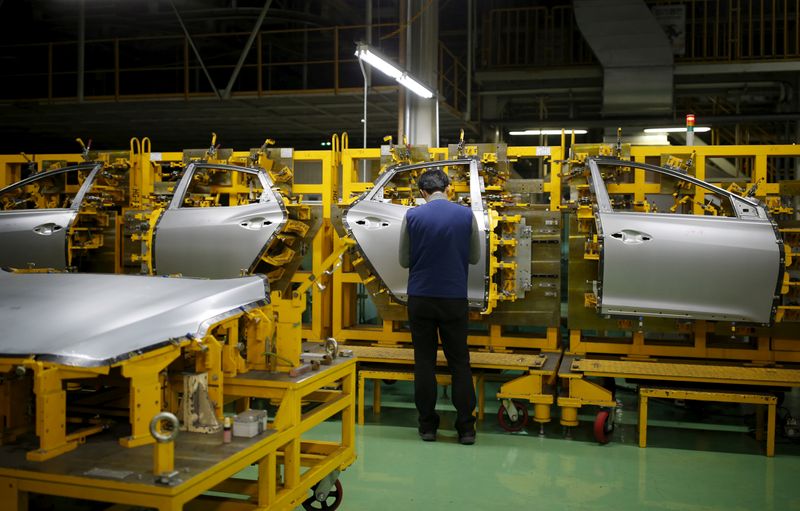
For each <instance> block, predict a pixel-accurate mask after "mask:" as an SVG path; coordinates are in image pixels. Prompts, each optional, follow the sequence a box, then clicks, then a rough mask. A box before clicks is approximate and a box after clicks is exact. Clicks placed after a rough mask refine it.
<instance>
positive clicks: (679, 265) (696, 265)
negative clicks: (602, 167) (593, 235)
mask: <svg viewBox="0 0 800 511" xmlns="http://www.w3.org/2000/svg"><path fill="white" fill-rule="evenodd" d="M600 221H601V223H602V226H603V263H602V264H603V274H602V283H603V286H602V305H601V312H602V313H604V314H630V315H656V316H663V317H679V318H693V319H709V320H728V321H754V322H758V323H768V322H769V321H770V314H771V309H772V299H773V296H774V294H775V283H776V282H777V278H778V268H779V267H778V262H779V259H780V253H779V248H778V245H777V244H776V242H775V233H774V231H773V229H772V226H771V225H770V224H769V223H765V222H750V221H741V220H738V219H735V218H707V217H702V216H689V215H652V214H651V215H645V214H636V213H605V214H601V215H600ZM620 233H621V236H615V235H617V234H620Z"/></svg>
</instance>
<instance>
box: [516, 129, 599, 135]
mask: <svg viewBox="0 0 800 511" xmlns="http://www.w3.org/2000/svg"><path fill="white" fill-rule="evenodd" d="M561 132H562V130H559V129H543V130H522V131H509V132H508V134H509V135H561ZM563 132H564V134H565V135H572V134H573V133H574V134H576V135H585V134H586V133H588V131H586V130H583V129H564V130H563Z"/></svg>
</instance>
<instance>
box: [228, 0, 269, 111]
mask: <svg viewBox="0 0 800 511" xmlns="http://www.w3.org/2000/svg"><path fill="white" fill-rule="evenodd" d="M270 5H272V0H267V1H266V2H264V8H263V9H261V13H260V14H259V15H258V20H256V25H255V26H254V27H253V31H252V32H250V37H249V38H248V39H247V43H245V45H244V49H243V50H242V54H241V55H240V56H239V62H237V63H236V67H235V68H234V70H233V73H232V74H231V79H230V80H229V81H228V86H227V87H225V93H224V94H223V95H222V97H223V98H224V99H230V97H231V89H233V84H234V83H235V82H236V79H237V78H239V72H240V71H241V70H242V66H243V65H244V60H245V59H246V58H247V54H248V53H250V48H252V47H253V41H255V40H256V36H257V35H258V31H259V30H261V24H262V23H264V18H265V17H266V16H267V11H268V10H269V6H270Z"/></svg>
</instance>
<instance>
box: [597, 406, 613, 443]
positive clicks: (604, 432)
mask: <svg viewBox="0 0 800 511" xmlns="http://www.w3.org/2000/svg"><path fill="white" fill-rule="evenodd" d="M613 431H614V421H613V419H612V418H611V414H610V413H609V411H608V410H600V411H599V412H597V417H595V419H594V439H595V440H597V442H598V443H600V444H607V443H608V442H610V441H611V433H612V432H613Z"/></svg>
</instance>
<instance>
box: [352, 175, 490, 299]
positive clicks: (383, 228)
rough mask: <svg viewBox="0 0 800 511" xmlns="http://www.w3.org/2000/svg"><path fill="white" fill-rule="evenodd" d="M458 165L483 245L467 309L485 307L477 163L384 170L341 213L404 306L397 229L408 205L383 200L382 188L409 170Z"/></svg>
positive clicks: (471, 280)
mask: <svg viewBox="0 0 800 511" xmlns="http://www.w3.org/2000/svg"><path fill="white" fill-rule="evenodd" d="M453 165H462V166H465V167H466V166H469V169H470V170H469V172H470V199H471V203H472V211H473V214H474V215H475V217H476V219H477V223H478V227H479V229H480V230H481V233H482V237H483V240H484V243H482V244H481V259H480V261H479V262H478V263H477V264H475V265H470V267H469V283H468V294H469V301H470V306H471V307H473V308H478V309H481V310H483V309H485V308H486V300H487V293H488V280H487V278H486V276H487V273H486V272H487V270H486V243H488V235H487V233H486V225H487V222H486V217H485V212H484V206H483V201H482V198H481V187H480V178H479V175H478V163H477V162H476V161H474V160H454V161H443V162H429V163H420V164H414V165H406V166H399V167H395V168H393V169H389V170H387V171H386V172H385V173H384V174H383V175H382V176H381V177H380V178H379V179H378V181H377V182H376V183H375V186H374V188H373V189H372V190H370V191H368V192H366V193H365V194H364V195H363V196H362V197H361V198H360V199H358V200H357V201H356V202H355V203H354V204H353V205H352V206H351V207H350V208H349V209H348V210H347V212H346V213H345V214H344V217H343V220H344V224H345V228H346V229H347V230H348V231H349V232H350V233H351V235H352V236H353V238H354V239H355V240H356V242H357V243H358V246H359V248H360V249H361V251H362V252H363V253H364V256H365V258H366V259H367V261H368V262H369V263H370V265H371V266H372V267H373V268H374V270H375V272H376V273H377V274H378V276H379V277H380V278H381V280H382V281H383V284H384V285H385V286H386V287H387V288H388V289H389V291H390V292H391V294H392V295H393V296H394V297H395V299H397V300H398V301H400V302H402V303H405V302H406V301H407V299H408V295H407V291H408V270H407V269H405V268H403V267H402V266H400V261H399V250H400V228H401V225H402V222H403V218H404V217H405V214H406V212H407V211H408V210H409V209H411V208H410V207H409V206H403V205H400V204H392V203H389V202H384V201H383V188H384V187H385V186H386V184H387V183H389V182H390V181H391V180H392V179H393V178H394V177H395V176H396V175H397V174H399V173H402V172H409V171H412V170H418V169H426V168H432V167H444V166H453Z"/></svg>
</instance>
